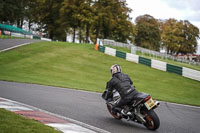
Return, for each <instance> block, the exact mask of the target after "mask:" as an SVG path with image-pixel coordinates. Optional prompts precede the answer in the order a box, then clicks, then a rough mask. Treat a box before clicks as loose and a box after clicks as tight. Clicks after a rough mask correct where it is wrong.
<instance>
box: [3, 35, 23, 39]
mask: <svg viewBox="0 0 200 133" xmlns="http://www.w3.org/2000/svg"><path fill="white" fill-rule="evenodd" d="M0 39H24V38H23V37H14V36H8V35H1V36H0Z"/></svg>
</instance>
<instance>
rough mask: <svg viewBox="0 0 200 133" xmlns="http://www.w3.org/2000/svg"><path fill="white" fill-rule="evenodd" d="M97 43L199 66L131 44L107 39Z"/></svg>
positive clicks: (195, 63) (193, 62) (192, 62)
mask: <svg viewBox="0 0 200 133" xmlns="http://www.w3.org/2000/svg"><path fill="white" fill-rule="evenodd" d="M98 43H99V44H100V45H111V46H118V47H125V48H128V49H131V48H133V49H135V50H136V51H139V52H141V53H142V54H143V55H144V54H149V55H150V56H153V57H160V58H162V59H170V60H174V61H178V62H183V63H188V64H192V65H199V66H200V62H195V61H190V60H186V59H180V58H177V57H175V56H173V55H169V54H166V53H161V52H157V51H153V50H149V49H145V48H142V47H138V46H135V45H133V44H126V43H121V42H115V41H114V40H109V39H98Z"/></svg>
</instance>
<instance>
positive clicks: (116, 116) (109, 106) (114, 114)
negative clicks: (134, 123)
mask: <svg viewBox="0 0 200 133" xmlns="http://www.w3.org/2000/svg"><path fill="white" fill-rule="evenodd" d="M107 109H108V111H109V113H110V114H111V115H112V116H113V117H114V118H115V119H117V120H121V119H122V116H121V115H120V114H119V113H114V112H112V107H111V105H109V104H107Z"/></svg>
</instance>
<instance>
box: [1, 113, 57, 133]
mask: <svg viewBox="0 0 200 133" xmlns="http://www.w3.org/2000/svg"><path fill="white" fill-rule="evenodd" d="M0 129H1V130H0V133H60V131H57V130H55V129H53V128H52V127H48V126H45V125H44V124H42V123H39V122H37V121H35V120H30V119H27V118H25V117H22V116H20V115H17V114H15V113H13V112H10V111H6V110H4V109H0Z"/></svg>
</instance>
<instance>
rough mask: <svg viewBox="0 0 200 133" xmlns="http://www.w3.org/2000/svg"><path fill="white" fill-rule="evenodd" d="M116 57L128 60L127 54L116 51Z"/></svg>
mask: <svg viewBox="0 0 200 133" xmlns="http://www.w3.org/2000/svg"><path fill="white" fill-rule="evenodd" d="M116 56H117V57H119V58H123V59H126V53H124V52H121V51H116Z"/></svg>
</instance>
